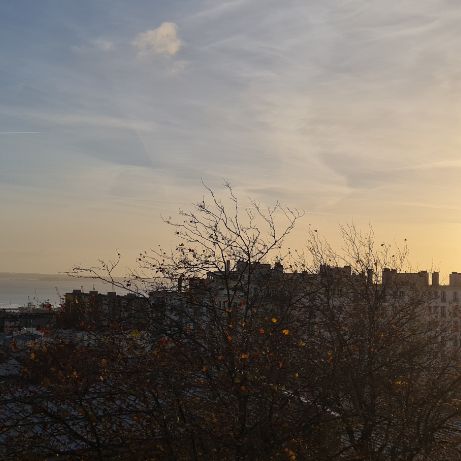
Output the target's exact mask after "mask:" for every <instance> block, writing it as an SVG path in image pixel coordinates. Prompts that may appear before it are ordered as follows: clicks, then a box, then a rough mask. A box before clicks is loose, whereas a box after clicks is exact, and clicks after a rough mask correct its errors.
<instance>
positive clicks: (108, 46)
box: [93, 38, 114, 51]
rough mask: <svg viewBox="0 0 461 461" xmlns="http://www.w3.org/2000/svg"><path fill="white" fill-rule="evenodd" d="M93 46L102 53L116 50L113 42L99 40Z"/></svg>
mask: <svg viewBox="0 0 461 461" xmlns="http://www.w3.org/2000/svg"><path fill="white" fill-rule="evenodd" d="M93 45H94V46H95V48H97V49H98V50H101V51H112V50H113V49H114V43H113V42H111V41H110V40H105V39H102V38H100V39H97V40H94V41H93Z"/></svg>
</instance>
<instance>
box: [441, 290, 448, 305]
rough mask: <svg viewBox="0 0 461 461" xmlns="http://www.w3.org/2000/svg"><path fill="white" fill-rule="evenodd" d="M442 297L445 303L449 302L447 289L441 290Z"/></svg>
mask: <svg viewBox="0 0 461 461" xmlns="http://www.w3.org/2000/svg"><path fill="white" fill-rule="evenodd" d="M440 299H441V301H442V302H443V303H446V302H447V293H446V292H445V291H442V292H440Z"/></svg>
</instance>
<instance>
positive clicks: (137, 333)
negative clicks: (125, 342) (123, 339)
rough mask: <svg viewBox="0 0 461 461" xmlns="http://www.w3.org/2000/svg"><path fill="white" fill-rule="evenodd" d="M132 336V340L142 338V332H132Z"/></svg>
mask: <svg viewBox="0 0 461 461" xmlns="http://www.w3.org/2000/svg"><path fill="white" fill-rule="evenodd" d="M130 336H131V337H132V338H139V337H140V336H141V332H140V331H139V330H131V333H130Z"/></svg>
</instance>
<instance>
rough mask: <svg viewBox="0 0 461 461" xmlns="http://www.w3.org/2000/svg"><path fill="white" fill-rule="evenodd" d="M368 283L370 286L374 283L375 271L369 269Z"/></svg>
mask: <svg viewBox="0 0 461 461" xmlns="http://www.w3.org/2000/svg"><path fill="white" fill-rule="evenodd" d="M367 282H368V283H369V284H370V285H371V284H372V283H373V269H367Z"/></svg>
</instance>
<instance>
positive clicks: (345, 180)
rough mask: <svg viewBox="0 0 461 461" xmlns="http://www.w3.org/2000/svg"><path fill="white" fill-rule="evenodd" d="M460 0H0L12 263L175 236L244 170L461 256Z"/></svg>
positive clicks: (320, 220) (379, 228)
mask: <svg viewBox="0 0 461 461" xmlns="http://www.w3.org/2000/svg"><path fill="white" fill-rule="evenodd" d="M460 22H461V4H460V3H459V2H458V1H457V0H401V1H399V2H385V1H382V0H380V1H376V0H321V1H319V0H316V1H314V0H285V1H283V2H281V1H280V0H276V1H275V0H225V1H224V0H168V1H160V0H130V1H128V0H124V1H122V0H79V1H78V2H75V1H69V0H40V1H37V0H4V1H2V2H0V43H1V46H0V271H6V272H41V273H53V272H61V271H66V270H69V269H70V268H71V267H72V266H74V265H78V264H85V265H88V264H92V263H94V262H95V261H96V260H97V259H98V258H103V259H105V258H109V257H111V256H112V255H113V254H114V251H116V250H119V251H121V252H122V254H124V255H126V257H127V258H128V259H130V258H132V257H134V255H135V254H136V253H137V252H138V251H139V250H143V249H147V248H150V247H153V246H155V245H157V244H158V243H160V244H162V245H169V244H171V237H170V236H171V229H169V228H168V226H166V225H165V224H164V223H163V221H162V216H168V215H172V214H175V213H176V211H177V210H178V209H179V208H186V209H187V208H188V207H189V206H190V205H191V204H192V203H194V202H197V201H199V200H200V199H201V197H202V195H203V186H202V181H204V182H206V183H207V184H209V185H210V186H212V187H213V188H216V190H217V191H220V190H221V189H222V185H223V184H224V182H225V181H229V182H230V183H231V184H232V185H233V187H234V189H235V190H236V192H237V193H238V194H239V195H240V196H242V197H252V198H255V199H256V200H259V201H261V202H262V203H267V204H272V203H273V202H274V201H276V200H279V201H280V202H282V203H283V204H286V205H289V206H292V207H297V208H300V209H303V210H305V212H306V216H305V218H304V220H303V222H302V223H301V225H300V228H298V230H297V233H296V234H295V237H296V242H295V244H297V245H299V246H301V245H303V242H304V235H305V229H306V228H307V227H308V226H309V225H314V226H316V228H318V229H319V231H320V232H322V233H323V235H325V236H326V237H327V238H330V239H332V240H333V242H334V241H335V239H336V235H337V229H338V225H339V224H344V223H351V222H354V223H355V224H356V225H358V226H359V227H360V226H368V225H369V224H371V225H372V226H373V227H374V229H375V232H376V234H377V235H378V236H379V238H382V239H383V240H385V241H390V242H401V241H403V240H404V239H407V242H408V245H409V248H410V257H411V259H412V262H413V264H414V265H415V267H418V268H420V269H439V270H441V271H442V272H446V273H448V272H450V271H456V270H458V271H461V242H460V235H461V204H460V201H459V198H460V196H461V154H460V152H461V151H460V148H461V130H460V128H461V126H460V122H461V57H460V53H459V50H460V49H461V30H460V28H459V24H460Z"/></svg>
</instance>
